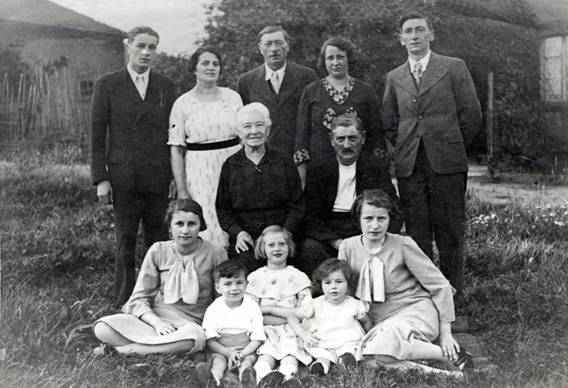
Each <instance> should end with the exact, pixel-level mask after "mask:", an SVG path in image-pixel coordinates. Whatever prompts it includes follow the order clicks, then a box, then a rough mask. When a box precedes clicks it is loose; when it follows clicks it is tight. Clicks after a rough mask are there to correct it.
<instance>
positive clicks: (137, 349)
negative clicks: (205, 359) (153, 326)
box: [115, 340, 195, 354]
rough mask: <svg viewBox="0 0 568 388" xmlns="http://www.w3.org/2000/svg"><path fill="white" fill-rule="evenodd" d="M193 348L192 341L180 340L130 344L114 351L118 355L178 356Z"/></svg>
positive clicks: (118, 347)
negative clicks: (158, 343) (157, 354)
mask: <svg viewBox="0 0 568 388" xmlns="http://www.w3.org/2000/svg"><path fill="white" fill-rule="evenodd" d="M194 347H195V341H194V340H181V341H176V342H172V343H169V344H160V345H147V344H137V343H130V344H128V345H122V346H116V347H115V349H116V351H117V352H119V353H124V354H153V353H164V354H179V353H185V352H188V351H190V350H192V349H193V348H194Z"/></svg>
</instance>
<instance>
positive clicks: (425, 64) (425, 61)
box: [408, 50, 432, 72]
mask: <svg viewBox="0 0 568 388" xmlns="http://www.w3.org/2000/svg"><path fill="white" fill-rule="evenodd" d="M430 54H432V51H430V50H428V54H426V55H424V57H422V59H420V60H418V61H415V60H414V59H412V58H410V57H408V64H409V65H410V71H413V70H414V66H416V63H417V62H420V64H421V65H422V72H425V71H426V67H428V63H429V62H430Z"/></svg>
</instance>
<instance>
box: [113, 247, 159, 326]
mask: <svg viewBox="0 0 568 388" xmlns="http://www.w3.org/2000/svg"><path fill="white" fill-rule="evenodd" d="M159 244H160V243H155V244H154V245H152V246H151V247H150V249H148V252H146V256H144V261H143V262H142V266H141V267H140V273H139V274H138V279H137V280H136V285H135V286H134V290H133V291H132V295H131V296H130V299H128V301H127V302H126V303H125V304H124V306H122V312H123V313H126V314H132V315H135V316H136V317H137V318H140V316H141V315H144V314H146V313H148V312H151V311H152V305H153V304H154V298H155V297H156V295H157V294H158V290H159V289H160V272H159V270H158V263H157V262H158V259H159V257H158V255H159V254H160V249H159Z"/></svg>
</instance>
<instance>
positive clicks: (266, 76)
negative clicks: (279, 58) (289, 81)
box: [264, 63, 286, 81]
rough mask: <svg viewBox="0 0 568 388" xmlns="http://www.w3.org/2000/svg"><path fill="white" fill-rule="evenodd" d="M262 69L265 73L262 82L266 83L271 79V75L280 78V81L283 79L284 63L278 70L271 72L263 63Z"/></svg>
mask: <svg viewBox="0 0 568 388" xmlns="http://www.w3.org/2000/svg"><path fill="white" fill-rule="evenodd" d="M264 69H265V72H266V75H265V76H264V80H265V81H268V80H270V79H271V78H272V73H276V74H278V75H279V76H280V79H281V80H282V79H284V72H285V71H286V63H284V66H282V67H281V68H280V69H278V70H272V69H271V68H270V67H268V65H267V64H266V63H265V64H264Z"/></svg>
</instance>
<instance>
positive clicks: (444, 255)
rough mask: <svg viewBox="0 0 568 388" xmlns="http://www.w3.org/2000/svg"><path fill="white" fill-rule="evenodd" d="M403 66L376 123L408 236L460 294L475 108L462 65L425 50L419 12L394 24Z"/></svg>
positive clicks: (427, 33)
mask: <svg viewBox="0 0 568 388" xmlns="http://www.w3.org/2000/svg"><path fill="white" fill-rule="evenodd" d="M399 29H400V31H399V39H400V43H401V44H402V45H403V46H404V47H406V50H407V52H408V61H407V62H406V63H404V64H403V65H401V66H399V67H397V68H396V69H394V70H392V71H391V72H389V73H388V75H387V82H386V89H385V94H384V97H383V106H382V119H383V125H384V129H385V134H386V136H387V139H388V140H389V141H390V142H391V144H392V145H393V146H395V153H394V166H395V172H396V176H397V179H398V188H399V193H400V198H401V201H402V206H403V211H404V216H405V221H406V230H407V232H408V234H409V235H410V236H412V238H413V239H414V240H415V241H416V242H417V243H418V245H419V246H420V248H421V249H422V250H423V251H424V252H425V253H426V254H427V255H428V256H429V257H430V258H432V256H433V252H432V251H433V247H432V240H433V239H434V240H435V241H436V247H437V248H438V251H439V253H440V269H441V271H442V273H443V274H444V275H445V276H446V277H447V278H448V280H449V281H450V283H451V284H452V286H454V287H455V288H456V290H457V291H458V294H457V295H456V297H457V298H456V303H457V304H458V306H459V304H460V300H461V298H462V294H461V293H462V289H463V269H464V260H465V257H464V256H465V251H464V232H465V230H464V223H465V190H466V182H467V169H468V165H467V156H466V151H465V150H466V147H467V146H468V145H469V144H470V143H471V142H472V141H473V138H474V137H475V135H476V133H477V131H478V130H479V127H480V125H481V109H480V105H479V101H478V99H477V95H476V92H475V87H474V84H473V81H472V78H471V75H470V74H469V71H468V69H467V67H466V65H465V63H464V62H463V61H462V60H461V59H458V58H452V57H446V56H442V55H438V54H435V53H433V52H431V51H430V42H432V40H433V39H434V30H433V29H432V25H431V23H430V21H429V20H428V18H427V17H425V16H424V15H421V14H418V13H411V14H408V15H405V16H403V17H402V18H401V19H400V22H399Z"/></svg>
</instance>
